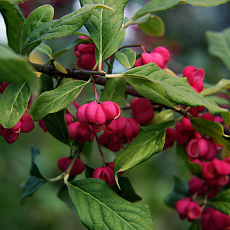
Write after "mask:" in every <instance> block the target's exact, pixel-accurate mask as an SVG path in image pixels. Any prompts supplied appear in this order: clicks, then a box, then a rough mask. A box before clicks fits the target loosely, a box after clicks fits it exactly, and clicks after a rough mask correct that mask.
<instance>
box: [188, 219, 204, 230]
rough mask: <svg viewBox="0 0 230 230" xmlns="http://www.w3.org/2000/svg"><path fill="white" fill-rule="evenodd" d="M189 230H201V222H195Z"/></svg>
mask: <svg viewBox="0 0 230 230" xmlns="http://www.w3.org/2000/svg"><path fill="white" fill-rule="evenodd" d="M188 230H201V228H200V221H199V220H195V221H193V222H192V223H191V225H190V226H189V229H188Z"/></svg>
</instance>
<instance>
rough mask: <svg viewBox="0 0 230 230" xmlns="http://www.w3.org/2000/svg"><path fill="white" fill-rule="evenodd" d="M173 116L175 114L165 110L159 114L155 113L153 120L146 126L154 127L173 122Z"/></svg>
mask: <svg viewBox="0 0 230 230" xmlns="http://www.w3.org/2000/svg"><path fill="white" fill-rule="evenodd" d="M174 114H175V111H174V110H172V109H166V110H163V111H162V112H160V113H156V112H155V114H154V118H153V119H152V121H150V122H149V123H148V125H156V124H160V123H163V122H166V121H170V120H173V117H174Z"/></svg>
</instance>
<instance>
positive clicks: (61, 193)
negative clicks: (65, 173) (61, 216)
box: [57, 183, 74, 211]
mask: <svg viewBox="0 0 230 230" xmlns="http://www.w3.org/2000/svg"><path fill="white" fill-rule="evenodd" d="M57 197H58V198H59V199H60V200H62V201H63V202H65V203H66V204H67V205H68V206H69V207H70V208H71V209H73V211H74V208H73V204H72V201H71V199H70V197H69V193H68V188H67V186H66V185H65V184H64V183H63V184H62V185H61V187H60V189H59V190H58V194H57Z"/></svg>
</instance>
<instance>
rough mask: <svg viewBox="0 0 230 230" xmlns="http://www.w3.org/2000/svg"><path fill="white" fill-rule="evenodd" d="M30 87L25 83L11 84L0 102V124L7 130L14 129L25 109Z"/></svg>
mask: <svg viewBox="0 0 230 230" xmlns="http://www.w3.org/2000/svg"><path fill="white" fill-rule="evenodd" d="M30 96H31V87H30V84H29V83H27V82H24V83H11V84H10V85H9V86H8V87H7V88H6V90H5V91H4V92H3V94H2V96H1V100H0V108H1V109H0V124H1V125H2V126H3V127H4V128H7V129H10V128H12V127H14V126H15V125H16V124H17V122H18V121H19V120H20V118H21V117H22V115H23V114H24V112H25V111H26V109H27V105H28V101H29V99H30Z"/></svg>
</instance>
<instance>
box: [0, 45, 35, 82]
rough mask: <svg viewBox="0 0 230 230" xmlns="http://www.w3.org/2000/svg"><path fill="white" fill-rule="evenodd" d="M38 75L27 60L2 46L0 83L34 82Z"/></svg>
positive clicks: (0, 46) (0, 48)
mask: <svg viewBox="0 0 230 230" xmlns="http://www.w3.org/2000/svg"><path fill="white" fill-rule="evenodd" d="M35 80H36V74H35V73H34V72H33V69H32V68H31V66H30V65H29V64H28V63H27V61H26V59H24V58H23V57H20V56H19V55H17V54H16V53H14V52H13V51H12V50H11V49H9V48H8V47H6V46H3V45H1V44H0V82H4V81H6V82H18V83H19V82H20V83H22V82H24V81H30V82H32V81H33V82H34V81H35Z"/></svg>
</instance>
